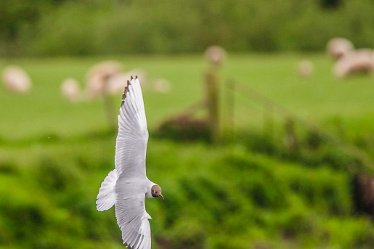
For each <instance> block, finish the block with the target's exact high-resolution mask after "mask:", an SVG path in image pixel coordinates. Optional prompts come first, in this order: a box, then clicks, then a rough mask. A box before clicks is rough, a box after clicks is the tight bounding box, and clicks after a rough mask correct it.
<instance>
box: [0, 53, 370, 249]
mask: <svg viewBox="0 0 374 249" xmlns="http://www.w3.org/2000/svg"><path fill="white" fill-rule="evenodd" d="M301 58H309V59H310V60H311V61H313V62H314V63H315V74H313V75H312V76H311V77H310V78H306V79H303V78H300V77H299V76H298V75H297V74H296V65H297V62H298V61H299V60H300V59H301ZM103 59H105V58H53V59H50V58H45V59H13V60H10V61H7V60H0V69H2V68H3V67H4V66H6V65H8V64H17V65H21V66H23V67H24V68H25V69H26V71H27V72H28V73H29V74H30V76H31V78H32V80H33V88H32V91H31V92H30V93H28V94H26V95H17V94H12V93H9V92H7V91H6V90H5V89H4V88H2V89H1V90H0V114H1V122H0V196H1V200H0V246H1V247H4V248H38V249H39V248H61V249H65V248H78V247H79V248H120V245H121V241H120V233H119V230H118V228H117V227H116V222H115V219H114V212H113V211H110V212H107V213H98V212H96V210H95V198H96V193H97V190H98V187H99V185H100V183H101V180H102V179H103V178H104V177H105V175H106V174H107V172H108V171H109V170H110V169H111V168H112V167H113V159H114V143H115V134H113V133H111V132H108V126H107V122H106V117H105V112H104V108H103V103H102V100H100V99H98V100H95V101H92V102H82V103H78V104H71V103H69V102H67V101H66V100H65V99H63V97H62V96H61V95H60V82H61V81H62V80H63V79H64V78H66V77H75V78H77V79H79V80H80V81H81V82H83V80H84V78H85V74H86V72H87V71H88V69H89V67H90V66H92V65H93V64H94V63H96V62H99V61H101V60H103ZM114 59H116V60H119V61H120V62H122V63H123V66H124V69H125V70H126V69H133V68H142V69H144V70H145V71H146V72H147V73H148V77H149V78H150V79H151V80H152V79H157V78H165V79H168V80H169V81H170V82H171V91H170V92H169V93H157V92H155V91H153V90H152V88H151V87H150V86H145V88H144V101H145V107H146V113H147V119H148V123H149V129H150V134H151V139H150V142H149V146H148V156H147V160H148V170H147V172H148V174H149V177H150V178H151V179H154V181H155V182H158V183H159V184H160V185H161V186H163V188H164V191H165V197H166V200H165V201H164V202H160V201H157V200H153V201H149V202H148V204H147V208H148V209H149V213H150V214H151V216H152V217H153V220H152V222H151V224H152V232H153V235H154V236H153V243H154V245H155V247H156V248H373V247H374V232H373V231H374V225H373V224H372V222H371V221H370V219H369V218H368V217H366V216H364V215H357V214H356V212H355V209H354V203H353V198H352V193H351V181H352V175H351V173H350V172H349V171H348V170H347V168H346V167H343V166H342V167H339V165H338V167H337V166H336V163H335V164H334V162H338V164H339V162H342V165H345V164H349V160H350V159H349V158H348V159H347V157H346V155H344V153H343V154H342V153H341V151H339V150H338V148H335V147H334V146H333V145H328V144H327V145H326V146H324V147H323V148H322V149H320V150H316V151H313V150H310V151H309V150H308V151H307V152H306V154H305V153H304V152H305V151H303V153H304V154H302V153H300V156H298V157H295V158H296V159H292V157H284V156H283V155H284V154H282V153H274V152H270V153H269V152H267V151H266V150H262V149H259V148H257V147H256V146H257V145H258V144H254V145H253V144H252V145H251V146H248V144H246V143H245V142H241V141H242V140H240V141H239V140H238V141H234V142H232V143H228V144H223V145H218V146H214V145H211V144H209V143H206V142H201V141H200V142H181V141H173V140H168V139H164V138H159V137H155V136H154V132H155V130H156V128H157V127H158V125H159V124H160V122H161V121H162V120H164V119H165V118H167V117H169V116H170V115H173V114H175V113H178V112H179V111H180V110H183V109H184V108H185V107H187V106H189V105H191V104H193V103H194V102H196V101H198V100H199V99H201V98H202V97H203V91H202V90H203V85H202V78H203V73H204V72H205V70H206V69H207V65H206V64H205V63H204V61H203V60H202V58H200V57H199V56H178V57H152V56H150V57H115V58H114ZM331 69H332V62H331V61H330V60H329V59H328V58H326V56H325V55H322V54H317V55H314V54H311V55H305V56H301V55H296V54H282V55H281V54H280V55H276V54H272V55H270V54H269V55H257V54H255V55H240V56H239V55H232V56H230V57H229V58H228V60H227V61H226V63H225V65H224V68H223V69H222V72H221V82H223V83H224V82H226V81H227V80H235V81H237V82H240V83H241V84H243V85H244V86H249V87H251V88H252V89H255V90H256V91H258V92H260V93H261V94H263V95H264V96H267V97H268V98H269V99H271V100H272V101H273V102H275V103H277V104H279V105H282V106H284V107H285V108H287V109H288V110H289V111H290V112H291V113H293V114H294V115H295V116H297V117H299V118H300V119H302V120H306V121H307V122H311V123H313V124H318V125H319V126H320V127H321V128H322V129H323V130H327V131H328V132H331V133H332V134H334V136H337V137H341V136H342V134H344V136H343V137H341V138H342V139H343V140H344V142H345V143H348V144H352V145H354V146H356V145H357V140H358V139H361V140H362V139H363V140H364V141H365V143H364V145H362V146H361V147H360V149H361V150H362V152H364V153H367V154H368V155H369V158H370V155H372V154H373V151H374V149H373V148H374V146H373V144H372V142H370V141H371V140H372V138H374V130H373V129H372V127H373V125H374V115H373V114H374V111H373V110H374V109H373V107H374V98H372V97H371V95H372V94H373V92H374V78H373V77H372V76H366V77H365V76H357V77H351V78H348V79H345V80H338V79H336V78H334V76H333V75H332V73H331ZM82 86H83V83H82ZM222 96H223V98H222V99H224V96H225V92H222ZM246 96H247V94H246V93H245V92H243V91H240V92H237V93H235V98H236V106H235V113H236V115H235V124H236V127H237V130H240V131H249V129H250V128H251V127H262V126H263V125H264V123H265V122H267V121H266V120H268V118H269V114H268V112H267V111H266V110H264V109H263V108H262V107H261V105H258V103H256V101H254V100H253V99H248V98H247V97H246ZM119 98H120V96H118V98H117V100H119ZM224 104H225V103H224V102H222V105H223V106H224ZM118 105H119V101H118ZM223 113H225V111H223ZM270 116H274V119H277V120H278V119H279V120H282V119H283V118H284V115H283V114H280V113H277V112H275V113H274V114H271V115H270ZM275 116H276V117H275ZM277 117H280V118H277ZM264 120H265V121H264ZM275 125H278V123H277V122H275ZM274 130H275V131H277V129H274ZM239 137H240V134H239ZM251 138H252V137H249V139H251ZM361 140H360V141H361ZM259 141H260V142H259V145H262V144H265V143H267V142H268V141H263V140H262V138H261V139H260V140H259ZM269 143H270V145H268V144H265V145H266V146H272V147H271V148H275V149H277V148H278V147H281V146H280V145H278V144H277V143H278V142H277V141H270V142H269ZM279 143H280V144H281V143H282V142H279ZM261 148H262V147H261ZM266 148H268V147H266ZM278 149H279V148H278ZM281 150H282V149H279V151H281ZM326 151H327V152H326ZM301 154H302V155H301ZM321 155H322V156H321ZM325 155H328V156H331V155H333V159H332V160H331V158H329V160H327V159H326V160H325V157H324V156H325ZM370 159H371V158H370ZM313 160H314V161H313ZM334 160H335V161H334ZM332 161H334V162H332ZM20 224H22V225H20Z"/></svg>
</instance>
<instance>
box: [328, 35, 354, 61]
mask: <svg viewBox="0 0 374 249" xmlns="http://www.w3.org/2000/svg"><path fill="white" fill-rule="evenodd" d="M352 50H353V44H352V42H351V41H349V40H348V39H346V38H340V37H337V38H333V39H331V40H330V41H329V42H328V43H327V52H328V54H329V55H330V56H331V57H332V58H333V59H335V60H338V59H339V58H342V57H343V56H344V55H346V54H347V53H349V52H351V51H352Z"/></svg>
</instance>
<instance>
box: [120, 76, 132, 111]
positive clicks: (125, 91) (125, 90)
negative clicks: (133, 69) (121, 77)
mask: <svg viewBox="0 0 374 249" xmlns="http://www.w3.org/2000/svg"><path fill="white" fill-rule="evenodd" d="M130 85H131V84H130V81H129V80H128V81H127V85H126V86H125V89H124V90H123V94H122V102H121V106H122V105H123V102H124V101H125V99H126V96H127V93H128V92H129V86H130Z"/></svg>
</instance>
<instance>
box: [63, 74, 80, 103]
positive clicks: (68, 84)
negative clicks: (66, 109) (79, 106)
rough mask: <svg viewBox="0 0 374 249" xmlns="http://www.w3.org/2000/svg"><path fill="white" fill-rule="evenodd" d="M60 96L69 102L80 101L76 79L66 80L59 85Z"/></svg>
mask: <svg viewBox="0 0 374 249" xmlns="http://www.w3.org/2000/svg"><path fill="white" fill-rule="evenodd" d="M61 94H62V96H64V97H65V98H66V99H67V100H69V101H70V102H78V101H79V100H81V90H80V88H79V83H78V81H77V80H76V79H72V78H67V79H65V80H64V81H63V82H62V83H61Z"/></svg>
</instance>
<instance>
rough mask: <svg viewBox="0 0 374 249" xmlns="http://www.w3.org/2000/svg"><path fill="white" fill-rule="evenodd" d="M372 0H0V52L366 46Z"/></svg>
mask: <svg viewBox="0 0 374 249" xmlns="http://www.w3.org/2000/svg"><path fill="white" fill-rule="evenodd" d="M372 13H374V1H373V0H360V1H348V0H305V1H299V0H286V1H285V0H268V1H254V0H249V1H248V0H237V1H235V3H233V2H232V1H229V0H221V1H200V0H189V1H181V0H179V1H176V0H163V1H155V0H137V1H132V0H112V1H107V0H77V1H72V0H32V1H25V0H2V1H0V55H3V56H13V55H38V56H44V55H46V56H52V55H85V54H115V53H142V54H149V53H168V54H173V53H189V52H200V51H203V50H204V49H205V48H206V47H207V46H209V45H211V44H218V45H221V46H224V47H225V48H226V49H228V50H229V51H233V52H242V51H289V50H291V51H295V50H297V51H300V50H302V51H315V50H321V49H324V47H325V44H326V42H327V40H329V39H330V38H331V37H334V36H344V37H347V38H348V39H350V40H352V41H353V43H354V44H355V45H356V46H357V47H372V44H373V41H374V15H373V14H372Z"/></svg>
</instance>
